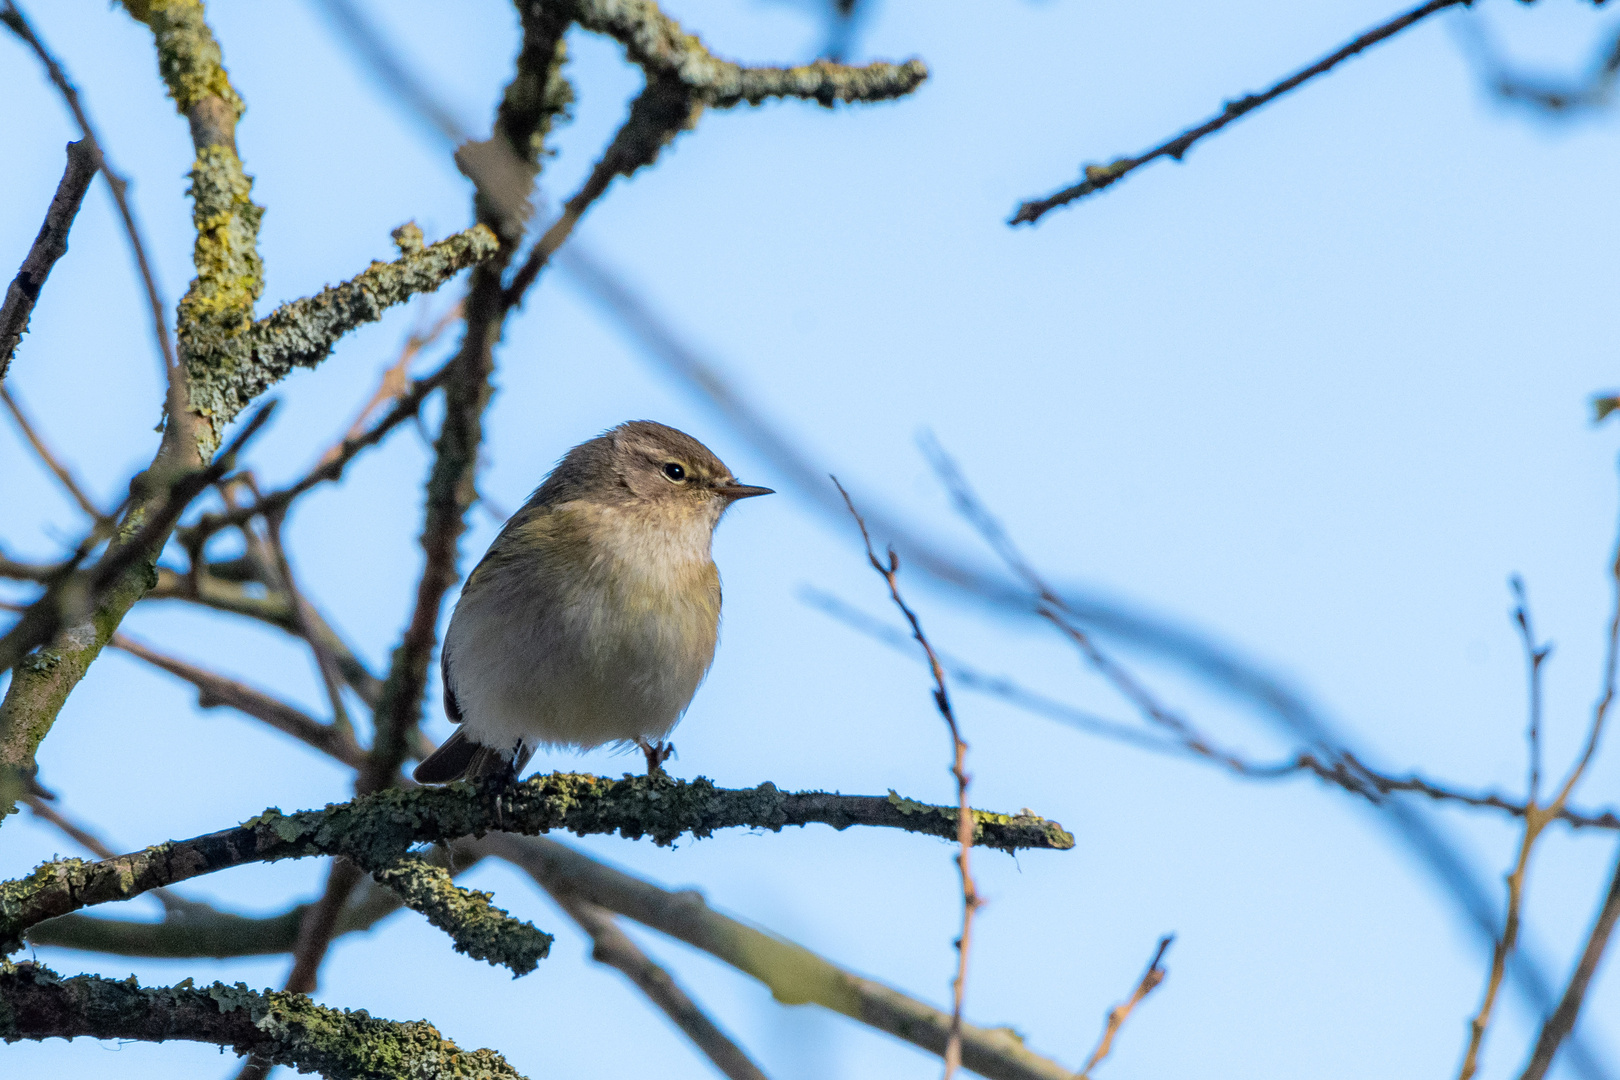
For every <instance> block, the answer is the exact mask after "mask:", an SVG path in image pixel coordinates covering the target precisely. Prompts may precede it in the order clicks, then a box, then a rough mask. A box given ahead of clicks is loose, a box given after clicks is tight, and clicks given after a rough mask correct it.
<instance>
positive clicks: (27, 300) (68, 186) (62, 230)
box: [0, 8, 97, 382]
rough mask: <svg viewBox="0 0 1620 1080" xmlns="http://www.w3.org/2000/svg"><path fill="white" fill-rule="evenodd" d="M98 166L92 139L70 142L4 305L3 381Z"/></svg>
mask: <svg viewBox="0 0 1620 1080" xmlns="http://www.w3.org/2000/svg"><path fill="white" fill-rule="evenodd" d="M14 10H15V9H14V8H11V9H9V10H7V11H5V12H3V13H0V19H3V18H4V17H5V16H6V15H9V14H10V13H11V11H14ZM96 165H97V162H96V153H95V149H94V145H93V144H92V143H91V142H90V140H89V139H80V140H79V141H78V142H71V143H68V146H67V168H66V169H65V170H63V172H62V179H61V180H60V181H59V182H58V183H57V185H56V193H55V194H54V195H52V196H51V204H50V206H49V207H47V208H46V210H45V220H44V221H43V222H42V223H41V224H40V226H39V233H38V235H36V236H35V237H34V242H33V244H32V245H31V246H30V247H29V249H28V254H26V255H24V256H23V261H22V266H20V267H18V269H17V276H16V277H14V278H12V279H11V284H10V285H9V286H7V287H6V296H5V301H4V303H3V304H0V382H4V380H5V377H6V371H7V370H8V369H9V368H10V367H11V358H12V356H13V355H15V354H16V352H17V345H18V343H20V342H21V341H22V336H23V335H24V334H26V333H27V332H28V320H29V317H30V316H31V315H33V313H34V304H35V303H36V302H37V301H38V300H39V293H40V290H41V289H43V288H44V287H45V279H46V278H48V277H49V276H50V273H51V267H53V266H55V265H56V260H58V259H60V258H61V257H62V256H63V255H66V254H67V249H68V243H67V241H68V231H69V230H70V229H72V228H73V219H74V218H76V217H77V216H78V214H79V206H80V205H81V204H82V203H83V202H84V193H85V192H86V191H89V190H90V181H91V180H93V179H95V176H96Z"/></svg>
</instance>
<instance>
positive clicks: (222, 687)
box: [109, 634, 365, 768]
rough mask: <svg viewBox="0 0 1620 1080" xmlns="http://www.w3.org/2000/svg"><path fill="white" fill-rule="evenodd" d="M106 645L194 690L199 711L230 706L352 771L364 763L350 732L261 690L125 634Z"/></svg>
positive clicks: (363, 757)
mask: <svg viewBox="0 0 1620 1080" xmlns="http://www.w3.org/2000/svg"><path fill="white" fill-rule="evenodd" d="M109 644H110V645H112V646H113V648H115V649H122V650H123V651H124V652H126V653H128V654H129V655H131V656H134V657H137V658H138V659H141V660H144V661H145V662H146V663H148V664H151V665H152V666H153V667H156V668H161V669H162V670H164V671H167V672H168V673H169V674H171V675H174V676H176V677H178V678H181V679H184V680H185V681H186V682H189V683H190V684H191V685H193V686H195V687H196V688H197V705H198V706H199V707H200V708H204V709H212V708H217V707H219V706H221V705H225V706H229V707H230V708H233V709H236V710H237V711H238V712H241V713H243V714H244V715H247V716H251V717H253V718H254V719H255V720H262V721H263V722H264V723H266V724H269V725H270V726H271V727H273V728H275V729H276V730H277V731H280V732H284V733H285V734H288V735H291V736H292V737H293V738H295V739H297V740H298V741H299V742H302V743H304V744H305V745H306V746H311V747H313V748H315V749H316V750H319V751H321V752H322V753H323V754H327V755H330V756H331V757H333V758H334V759H336V760H338V761H341V762H342V763H343V764H345V765H348V766H350V767H351V768H358V767H359V766H360V763H361V762H362V761H364V760H365V752H364V751H363V750H361V749H360V746H359V744H357V743H356V742H355V741H354V735H353V733H352V732H349V731H345V730H342V729H339V728H337V727H334V726H333V725H331V724H323V723H322V722H321V721H319V720H317V719H315V718H314V717H313V716H310V715H309V714H308V713H305V712H304V711H303V710H301V709H298V708H295V707H294V706H292V705H289V704H287V703H286V702H285V701H282V700H280V699H279V698H274V697H271V696H270V695H269V694H266V693H265V692H264V691H262V690H256V689H254V688H253V687H251V686H249V685H247V684H246V683H242V682H238V681H237V680H235V679H230V678H227V677H225V676H224V675H220V674H217V673H216V672H212V671H208V670H206V669H204V668H200V667H198V666H196V665H195V664H190V663H187V662H186V661H184V660H180V659H178V658H176V657H173V656H168V655H166V654H164V653H160V652H158V651H157V650H156V649H153V648H151V647H150V646H147V645H144V644H142V643H141V642H139V641H136V640H134V639H133V638H130V637H128V636H126V635H124V634H114V635H113V637H112V641H110V642H109Z"/></svg>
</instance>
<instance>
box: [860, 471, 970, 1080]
mask: <svg viewBox="0 0 1620 1080" xmlns="http://www.w3.org/2000/svg"><path fill="white" fill-rule="evenodd" d="M832 482H833V484H834V485H836V486H837V488H838V491H839V494H841V495H843V496H844V502H845V504H846V505H848V506H849V512H850V515H851V516H852V517H854V519H855V524H857V525H859V526H860V529H861V540H862V541H863V542H865V544H866V559H867V561H868V562H869V563H871V564H872V569H873V570H876V571H877V572H878V574H879V575H880V576H882V578H883V580H884V582H886V583H887V584H888V586H889V598H890V599H892V600H893V601H894V605H895V607H897V608H899V609H900V613H901V614H902V615H904V616H905V618H906V622H907V623H908V624H910V626H911V636H912V637H913V638H915V639H916V641H917V644H918V645H919V646H921V647H922V651H923V654H924V655H925V656H927V657H928V669H929V671H930V673H931V674H932V675H933V677H934V706H935V707H936V708H937V709H938V710H939V715H940V717H941V718H943V719H944V721H945V727H946V730H947V731H948V732H949V733H950V737H951V775H952V776H953V777H954V778H955V779H956V802H957V815H958V816H957V834H956V870H957V874H958V876H959V877H960V879H961V885H962V932H961V934H960V936H958V937H957V939H956V978H955V979H954V980H953V981H952V983H951V1030H950V1035H949V1037H948V1038H947V1040H946V1043H945V1080H950V1078H951V1077H952V1076H954V1075H955V1074H956V1070H957V1069H959V1068H961V1065H962V1001H963V998H964V997H965V995H966V993H967V968H968V952H969V949H970V948H971V946H972V943H973V915H974V913H975V912H976V911H978V909H979V908H980V907H981V906H982V905H983V904H984V900H983V899H981V898H980V896H979V889H978V886H977V885H976V884H975V883H974V881H973V871H972V867H971V866H970V865H969V862H968V858H969V852H971V851H972V848H973V828H972V826H971V825H969V824H968V817H969V811H968V784H969V782H970V780H971V778H970V777H969V776H968V772H967V750H968V747H967V743H966V742H964V741H963V739H962V729H961V728H960V727H959V726H958V725H957V722H956V713H955V712H954V711H953V710H952V709H951V696H950V692H949V691H948V690H947V689H946V687H945V671H944V669H943V668H942V667H940V663H939V657H938V655H936V654H935V652H934V647H933V645H931V644H929V641H928V636H927V635H926V634H924V633H923V628H922V622H921V621H920V620H919V619H918V618H917V613H916V612H915V611H913V610H912V609H911V607H910V605H908V604H907V603H906V601H905V599H904V598H903V597H902V596H901V595H900V583H899V581H898V580H897V579H898V577H899V574H900V556H898V555H896V554H895V552H894V549H893V548H890V549H889V552H888V555H889V558H888V562H886V563H885V562H884V561H882V560H880V559H879V558H878V557H877V552H876V551H874V550H873V549H872V537H871V535H870V534H869V533H868V532H867V531H866V522H865V521H864V520H863V519H862V518H861V514H860V511H859V510H856V509H855V502H854V500H852V499H851V498H850V497H849V492H847V491H845V490H844V487H843V485H842V484H839V483H838V478H837V477H833V478H832Z"/></svg>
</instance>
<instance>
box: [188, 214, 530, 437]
mask: <svg viewBox="0 0 1620 1080" xmlns="http://www.w3.org/2000/svg"><path fill="white" fill-rule="evenodd" d="M497 247H498V243H497V241H496V239H495V234H494V233H492V232H491V231H490V230H489V229H487V228H485V227H484V226H481V225H474V226H473V227H472V228H470V229H468V230H466V231H465V232H460V233H457V234H455V235H454V236H450V237H446V238H445V239H443V240H440V241H439V242H438V243H436V244H431V245H429V246H428V247H425V248H423V249H422V250H420V251H415V252H411V253H410V254H406V255H401V256H400V257H399V258H398V259H395V260H394V261H393V262H387V263H384V262H374V263H372V264H371V266H370V267H369V268H367V269H366V270H363V271H362V272H361V273H359V274H358V275H356V276H355V277H353V278H352V279H350V280H348V281H345V282H344V283H343V284H341V285H335V286H329V287H327V288H325V289H322V290H321V291H320V292H319V293H317V294H315V295H314V296H306V297H304V298H303V299H300V300H294V301H291V302H290V303H287V304H283V305H282V306H281V307H279V308H277V309H276V310H275V311H272V312H271V313H270V314H268V315H266V316H265V317H264V318H262V319H260V320H259V321H258V322H256V323H254V324H253V325H252V327H251V328H249V329H247V330H246V331H244V332H243V333H242V334H240V335H239V336H238V337H237V338H236V339H234V340H233V341H231V342H230V343H229V344H228V345H222V346H221V350H222V352H223V353H228V354H229V356H230V359H231V362H230V363H229V364H228V365H226V369H225V370H222V371H221V372H220V373H219V375H218V377H211V378H210V380H209V381H208V384H207V386H206V389H205V390H203V391H201V392H202V393H205V394H206V395H207V400H206V401H205V402H203V404H204V405H205V406H206V407H207V409H208V410H209V412H210V414H211V415H214V416H217V417H223V418H224V419H225V420H226V421H229V420H230V419H232V418H234V417H235V416H236V415H237V413H239V412H241V410H242V409H243V408H245V407H246V406H247V403H248V402H250V401H252V400H253V399H254V398H255V397H257V396H258V395H259V394H261V393H263V392H264V391H265V390H266V389H267V388H268V387H270V386H271V385H273V384H274V383H276V382H278V381H279V380H281V379H283V378H285V377H286V375H287V373H288V372H290V371H291V370H292V369H293V368H295V367H314V366H315V365H316V364H318V363H320V362H321V361H322V360H324V359H326V357H327V356H328V355H329V354H330V353H331V351H332V346H333V345H335V344H336V343H337V341H338V339H339V338H341V337H342V336H343V335H344V334H347V333H348V332H349V331H351V330H353V329H354V328H355V327H357V326H361V325H363V324H364V323H368V322H375V321H376V320H378V319H380V318H382V314H383V312H384V311H386V310H387V309H388V308H390V307H393V306H394V305H395V304H400V303H403V302H404V301H406V300H409V299H410V298H411V297H413V296H415V295H417V294H418V293H425V292H432V291H434V290H435V289H437V288H438V287H439V286H441V285H443V284H444V283H445V282H446V281H449V280H450V279H451V278H452V277H454V276H455V275H456V274H458V273H460V272H461V271H462V270H465V269H467V267H469V266H475V265H477V264H478V263H480V262H482V261H484V260H485V259H488V258H490V257H491V256H493V255H494V254H495V252H496V250H497ZM197 395H198V391H194V393H193V401H197V400H198V396H197Z"/></svg>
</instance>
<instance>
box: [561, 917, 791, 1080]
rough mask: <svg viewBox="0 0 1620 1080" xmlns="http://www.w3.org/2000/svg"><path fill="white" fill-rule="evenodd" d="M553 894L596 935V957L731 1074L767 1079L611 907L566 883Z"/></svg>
mask: <svg viewBox="0 0 1620 1080" xmlns="http://www.w3.org/2000/svg"><path fill="white" fill-rule="evenodd" d="M547 891H548V892H550V893H551V897H552V899H554V900H556V901H557V905H558V906H559V907H561V908H562V909H563V910H564V911H566V912H567V913H568V915H569V917H570V918H572V919H573V920H574V921H575V922H576V923H578V924H579V928H580V929H581V930H583V931H585V933H587V934H589V935H590V937H591V944H592V947H591V957H592V959H594V960H596V961H597V962H598V963H602V964H606V965H608V966H609V967H612V968H617V969H618V970H619V971H621V972H623V973H624V974H625V975H626V976H627V977H628V978H629V979H630V981H631V982H633V983H635V985H636V989H638V990H640V991H641V992H642V993H643V994H645V995H646V996H647V1000H649V1001H651V1002H652V1003H653V1004H654V1005H656V1006H658V1008H659V1009H661V1010H662V1011H663V1013H664V1015H665V1016H667V1017H669V1019H670V1021H671V1022H673V1023H674V1025H675V1026H676V1027H678V1028H680V1029H681V1033H682V1034H684V1035H685V1036H686V1037H687V1038H688V1039H691V1040H692V1045H694V1046H696V1047H697V1048H698V1049H699V1050H701V1051H702V1052H703V1055H704V1056H705V1057H707V1058H708V1059H709V1061H710V1062H711V1063H712V1064H713V1065H714V1067H715V1068H716V1069H717V1070H719V1072H720V1074H721V1075H722V1076H725V1077H728V1078H730V1080H767V1078H766V1076H765V1073H764V1072H763V1071H762V1070H761V1069H760V1067H759V1066H758V1065H756V1064H754V1062H753V1060H752V1059H751V1058H750V1057H749V1056H748V1054H747V1052H746V1051H744V1050H743V1049H742V1047H740V1046H738V1045H737V1043H736V1042H735V1041H734V1040H733V1039H732V1038H731V1036H729V1035H727V1034H726V1033H725V1032H724V1031H723V1030H721V1028H720V1025H718V1024H716V1023H715V1022H714V1021H713V1020H711V1019H709V1017H708V1015H707V1014H706V1013H705V1012H704V1011H703V1009H702V1008H701V1007H700V1006H699V1005H698V1003H697V1002H695V1001H693V1000H692V998H691V997H690V996H689V995H688V994H687V993H686V991H685V990H683V989H681V986H680V984H679V983H677V982H676V981H675V979H674V977H673V976H671V975H670V973H669V972H668V971H666V970H665V969H664V968H662V967H660V966H659V965H658V964H657V963H655V962H654V961H653V959H652V958H651V957H649V956H648V955H647V954H646V953H644V952H642V951H641V950H640V949H639V948H637V947H636V943H635V942H633V941H631V940H630V936H629V935H628V934H626V933H625V932H624V931H623V930H621V929H619V925H618V922H617V921H616V920H615V919H614V918H613V915H612V913H610V912H608V911H607V910H605V909H603V908H600V907H597V906H596V905H595V904H593V903H591V902H590V901H589V900H583V899H581V898H579V897H578V896H575V895H574V894H573V893H570V892H568V891H567V890H566V889H564V888H561V887H548V889H547Z"/></svg>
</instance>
